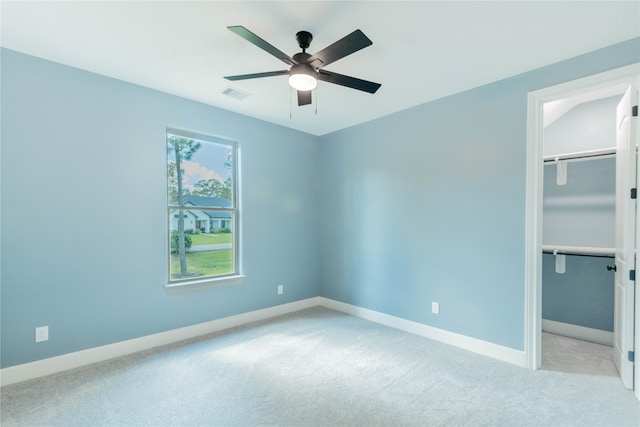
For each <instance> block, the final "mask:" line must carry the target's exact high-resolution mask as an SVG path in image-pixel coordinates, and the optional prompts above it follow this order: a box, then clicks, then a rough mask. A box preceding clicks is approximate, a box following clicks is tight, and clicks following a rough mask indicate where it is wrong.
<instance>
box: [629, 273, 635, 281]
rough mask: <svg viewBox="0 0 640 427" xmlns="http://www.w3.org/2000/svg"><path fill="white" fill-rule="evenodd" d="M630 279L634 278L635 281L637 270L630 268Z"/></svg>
mask: <svg viewBox="0 0 640 427" xmlns="http://www.w3.org/2000/svg"><path fill="white" fill-rule="evenodd" d="M629 280H633V281H634V282H635V281H636V271H635V270H629Z"/></svg>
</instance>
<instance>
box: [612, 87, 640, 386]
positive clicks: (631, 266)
mask: <svg viewBox="0 0 640 427" xmlns="http://www.w3.org/2000/svg"><path fill="white" fill-rule="evenodd" d="M634 105H638V90H637V88H636V87H635V86H630V87H629V89H627V92H626V93H625V94H624V96H623V97H622V100H621V101H620V104H618V108H617V112H616V274H615V317H614V326H613V330H614V343H615V344H614V352H615V354H614V362H615V364H616V368H618V372H620V378H621V379H622V382H623V383H624V385H625V387H626V388H628V389H632V388H633V362H632V361H631V357H630V352H633V350H634V348H633V346H634V342H633V340H634V336H633V328H634V305H635V297H634V281H632V280H631V278H630V271H631V270H635V240H636V234H635V233H636V200H633V199H632V198H631V189H632V188H634V187H635V183H636V162H637V156H636V144H637V125H636V123H635V121H636V120H637V117H632V107H633V106H634Z"/></svg>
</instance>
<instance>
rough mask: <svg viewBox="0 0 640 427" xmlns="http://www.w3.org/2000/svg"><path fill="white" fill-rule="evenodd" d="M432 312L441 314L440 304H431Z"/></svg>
mask: <svg viewBox="0 0 640 427" xmlns="http://www.w3.org/2000/svg"><path fill="white" fill-rule="evenodd" d="M431 312H432V313H433V314H440V303H439V302H432V303H431Z"/></svg>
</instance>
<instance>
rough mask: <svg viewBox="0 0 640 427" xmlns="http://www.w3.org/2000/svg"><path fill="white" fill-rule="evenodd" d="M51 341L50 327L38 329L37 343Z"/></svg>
mask: <svg viewBox="0 0 640 427" xmlns="http://www.w3.org/2000/svg"><path fill="white" fill-rule="evenodd" d="M48 340H49V327H48V326H39V327H37V328H36V342H42V341H48Z"/></svg>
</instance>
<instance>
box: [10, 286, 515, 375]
mask: <svg viewBox="0 0 640 427" xmlns="http://www.w3.org/2000/svg"><path fill="white" fill-rule="evenodd" d="M314 306H323V307H326V308H329V309H332V310H336V311H340V312H343V313H346V314H350V315H352V316H356V317H360V318H362V319H366V320H370V321H372V322H376V323H380V324H382V325H385V326H389V327H391V328H395V329H399V330H402V331H405V332H409V333H412V334H415V335H419V336H422V337H425V338H429V339H432V340H435V341H440V342H442V343H445V344H449V345H452V346H455V347H459V348H462V349H464V350H468V351H471V352H474V353H478V354H482V355H484V356H488V357H492V358H494V359H498V360H502V361H505V362H509V363H513V364H514V365H518V366H521V367H524V366H525V357H524V352H523V351H519V350H515V349H512V348H508V347H504V346H501V345H498V344H493V343H490V342H487V341H482V340H479V339H476V338H471V337H468V336H464V335H460V334H456V333H453V332H449V331H445V330H443V329H438V328H434V327H432V326H427V325H424V324H422V323H417V322H413V321H411V320H406V319H402V318H400V317H395V316H391V315H388V314H384V313H380V312H377V311H373V310H369V309H366V308H361V307H357V306H355V305H350V304H346V303H343V302H339V301H335V300H332V299H328V298H324V297H314V298H308V299H305V300H301V301H295V302H292V303H288V304H282V305H278V306H275V307H269V308H265V309H261V310H256V311H251V312H248V313H242V314H237V315H235V316H229V317H225V318H222V319H217V320H211V321H209V322H204V323H199V324H196V325H191V326H186V327H184V328H178V329H172V330H170V331H166V332H160V333H157V334H152V335H147V336H144V337H140V338H134V339H131V340H126V341H121V342H117V343H114V344H108V345H104V346H100V347H94V348H89V349H86V350H81V351H76V352H73V353H68V354H63V355H61V356H56V357H51V358H48V359H43V360H38V361H35V362H30V363H24V364H22V365H17V366H10V367H8V368H4V369H0V385H2V386H4V385H9V384H14V383H17V382H21V381H26V380H30V379H34V378H38V377H43V376H45V375H51V374H55V373H57V372H62V371H66V370H69V369H74V368H79V367H81V366H86V365H90V364H92V363H97V362H103V361H105V360H109V359H113V358H115V357H120V356H125V355H128V354H132V353H136V352H138V351H143V350H148V349H151V348H154V347H159V346H162V345H167V344H172V343H175V342H179V341H183V340H186V339H190V338H195V337H198V336H202V335H206V334H210V333H213V332H219V331H222V330H225V329H229V328H233V327H237V326H242V325H245V324H247V323H251V322H256V321H260V320H265V319H269V318H271V317H275V316H280V315H283V314H288V313H292V312H295V311H298V310H303V309H305V308H309V307H314Z"/></svg>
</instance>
